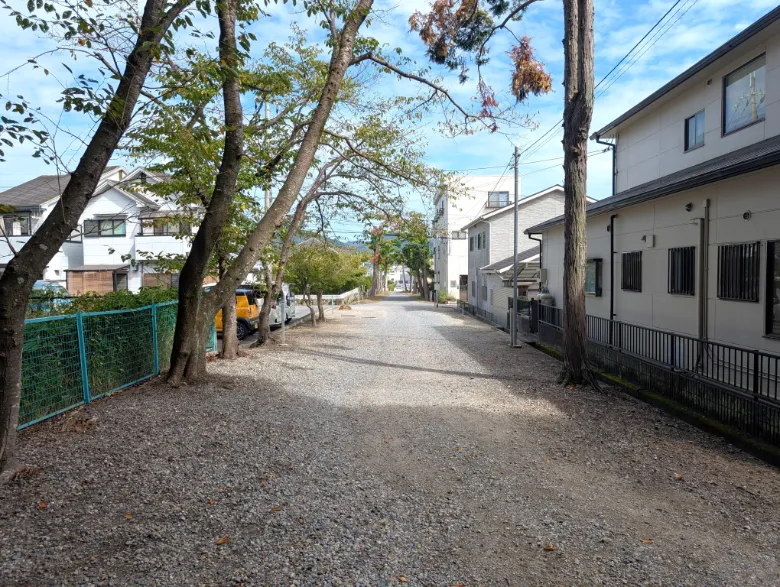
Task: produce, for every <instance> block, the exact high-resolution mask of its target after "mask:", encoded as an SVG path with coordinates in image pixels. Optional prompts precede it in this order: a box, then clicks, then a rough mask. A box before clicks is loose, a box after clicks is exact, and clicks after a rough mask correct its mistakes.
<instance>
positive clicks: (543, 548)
mask: <svg viewBox="0 0 780 587" xmlns="http://www.w3.org/2000/svg"><path fill="white" fill-rule="evenodd" d="M542 550H545V551H547V552H552V551H554V550H558V547H557V546H553V545H552V544H548V545H547V546H543V547H542Z"/></svg>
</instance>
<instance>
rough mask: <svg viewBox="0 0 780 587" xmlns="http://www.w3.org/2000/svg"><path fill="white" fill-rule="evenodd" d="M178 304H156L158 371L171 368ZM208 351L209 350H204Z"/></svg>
mask: <svg viewBox="0 0 780 587" xmlns="http://www.w3.org/2000/svg"><path fill="white" fill-rule="evenodd" d="M177 311H178V302H168V303H167V304H157V354H158V356H159V357H160V371H167V370H168V367H170V366H171V350H172V349H173V331H174V330H175V329H176V312H177ZM206 350H209V349H206Z"/></svg>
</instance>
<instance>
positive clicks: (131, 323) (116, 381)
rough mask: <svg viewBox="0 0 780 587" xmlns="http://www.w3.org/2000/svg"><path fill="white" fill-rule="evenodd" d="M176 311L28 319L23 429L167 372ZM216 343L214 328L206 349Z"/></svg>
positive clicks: (161, 307) (154, 308) (162, 308)
mask: <svg viewBox="0 0 780 587" xmlns="http://www.w3.org/2000/svg"><path fill="white" fill-rule="evenodd" d="M176 311H177V302H167V303H163V304H153V305H151V306H145V307H143V308H135V309H132V310H115V311H111V312H85V313H79V314H69V315H65V316H51V317H45V318H33V319H31V320H25V323H24V348H23V350H22V398H21V404H20V406H19V428H24V427H26V426H30V425H31V424H35V423H36V422H40V421H41V420H45V419H46V418H50V417H52V416H55V415H57V414H60V413H62V412H64V411H66V410H69V409H71V408H74V407H76V406H79V405H81V404H84V403H89V402H90V401H92V400H94V399H97V398H99V397H101V396H103V395H105V394H106V393H111V392H112V391H117V390H119V389H122V388H124V387H127V386H129V385H133V384H135V383H139V382H140V381H143V380H145V379H148V378H150V377H154V376H155V375H157V374H159V373H160V371H165V370H167V369H168V367H169V366H170V358H171V349H172V347H173V332H174V329H175V326H176ZM216 342H217V336H216V330H215V328H214V325H213V324H212V326H211V335H210V336H209V340H208V342H207V345H206V350H207V351H214V350H216Z"/></svg>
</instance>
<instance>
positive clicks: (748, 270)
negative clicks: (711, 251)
mask: <svg viewBox="0 0 780 587" xmlns="http://www.w3.org/2000/svg"><path fill="white" fill-rule="evenodd" d="M760 247H761V243H759V242H755V243H743V244H738V245H719V246H718V297H719V298H721V299H723V300H739V301H743V302H757V301H758V287H759V273H760V267H759V262H760V252H761V249H760Z"/></svg>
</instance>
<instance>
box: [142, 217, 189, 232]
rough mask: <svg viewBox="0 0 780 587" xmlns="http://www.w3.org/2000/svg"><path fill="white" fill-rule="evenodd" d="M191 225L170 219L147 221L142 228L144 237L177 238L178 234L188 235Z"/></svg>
mask: <svg viewBox="0 0 780 587" xmlns="http://www.w3.org/2000/svg"><path fill="white" fill-rule="evenodd" d="M188 228H189V225H187V224H186V223H184V222H179V221H178V220H175V219H172V218H168V219H160V220H157V221H152V220H145V221H144V223H143V225H142V227H141V231H142V232H141V234H142V235H143V236H149V235H154V236H175V235H177V234H186V233H187V229H188Z"/></svg>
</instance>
